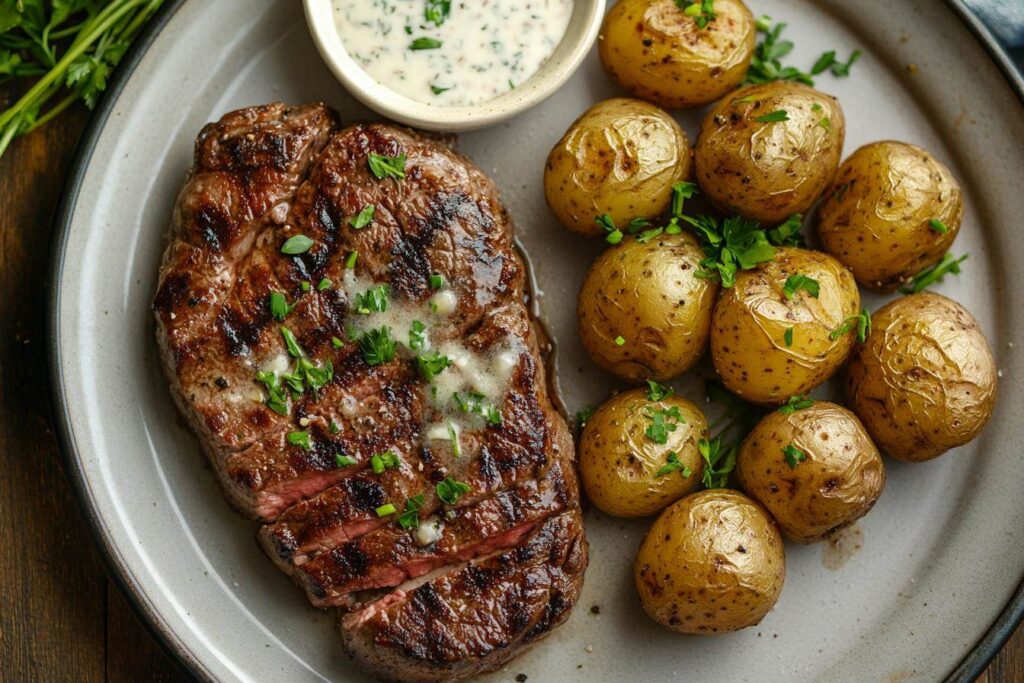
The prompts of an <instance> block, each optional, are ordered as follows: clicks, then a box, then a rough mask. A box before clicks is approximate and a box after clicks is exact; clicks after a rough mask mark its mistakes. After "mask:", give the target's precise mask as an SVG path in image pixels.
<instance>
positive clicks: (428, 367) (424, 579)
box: [153, 104, 586, 680]
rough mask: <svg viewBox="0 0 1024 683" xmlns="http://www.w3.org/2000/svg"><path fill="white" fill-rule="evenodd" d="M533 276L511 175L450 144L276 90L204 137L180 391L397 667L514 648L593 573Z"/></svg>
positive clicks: (320, 599)
mask: <svg viewBox="0 0 1024 683" xmlns="http://www.w3.org/2000/svg"><path fill="white" fill-rule="evenodd" d="M286 245H289V246H287V247H286ZM294 245H298V246H295V248H292V246H294ZM524 288H525V269H524V265H523V263H522V260H521V259H520V257H519V255H518V254H517V252H516V251H515V248H514V246H513V241H512V223H511V221H510V219H509V217H508V214H507V212H506V211H505V209H504V207H503V206H502V204H501V202H500V201H499V198H498V193H497V190H496V188H495V187H494V184H493V183H492V182H491V180H490V179H488V178H487V177H486V176H485V175H484V174H483V172H481V171H480V169H478V168H477V167H476V166H475V165H473V164H472V163H471V162H470V161H468V160H467V159H466V158H464V157H462V156H461V155H459V154H458V153H456V152H455V151H454V150H453V149H452V148H451V146H450V144H449V141H448V140H447V139H443V138H437V137H430V136H426V135H421V134H417V133H414V132H412V131H409V130H406V129H402V128H397V127H394V126H389V125H384V124H363V125H355V126H352V127H349V128H345V129H339V128H338V122H337V116H336V115H335V114H334V113H333V112H332V111H331V110H330V109H328V108H327V107H325V106H324V105H322V104H312V105H306V106H301V107H287V106H285V105H282V104H271V105H266V106H262V107H252V108H249V109H243V110H240V111H237V112H233V113H230V114H228V115H226V116H225V117H224V118H223V119H221V120H220V121H219V122H217V123H213V124H210V125H208V126H206V127H205V128H204V129H203V131H202V133H201V134H200V136H199V138H198V140H197V142H196V149H195V161H194V166H193V169H192V170H191V171H190V173H189V176H188V179H187V182H186V184H185V187H184V188H183V190H182V192H181V194H180V195H179V198H178V203H177V205H176V208H175V212H174V217H173V225H172V234H171V242H170V244H169V246H168V248H167V251H166V252H165V255H164V260H163V263H162V265H161V272H160V283H159V286H158V289H157V293H156V296H155V298H154V301H153V309H154V313H155V315H156V319H157V338H158V342H159V345H160V349H161V358H162V360H163V364H164V368H165V371H166V372H167V375H168V377H169V378H170V382H171V390H172V394H173V396H174V398H175V401H176V403H177V404H178V407H179V409H180V410H181V411H182V413H183V415H184V416H185V417H186V419H187V420H188V422H189V424H190V425H191V426H192V428H193V429H194V430H195V432H196V434H197V436H198V437H199V441H200V444H201V446H202V448H203V450H204V452H205V453H206V455H207V457H208V458H209V460H210V463H211V465H212V467H213V469H214V471H215V472H216V473H217V476H218V477H219V479H220V481H221V483H222V484H223V486H224V489H225V491H226V493H227V495H228V497H229V499H230V500H231V502H232V503H233V504H234V505H235V506H236V507H238V508H239V509H240V510H241V511H242V512H244V513H245V514H247V515H249V516H250V517H252V518H255V519H258V520H260V521H262V522H263V523H264V525H263V527H262V528H261V530H260V532H259V537H260V541H261V543H262V544H263V546H264V548H265V549H266V551H267V553H268V555H270V556H271V558H272V559H273V560H274V561H275V562H276V563H277V564H278V565H279V566H280V567H281V568H282V569H283V570H284V571H286V572H288V573H289V574H291V575H292V576H293V577H295V578H296V579H297V580H298V582H299V583H300V585H302V586H303V587H304V588H305V590H306V591H307V594H308V595H309V597H310V600H311V601H312V602H313V603H314V604H315V605H318V606H338V607H343V608H345V609H358V610H359V611H357V612H355V613H354V615H355V616H354V618H350V619H346V620H345V622H344V624H343V630H345V631H346V633H348V631H351V633H348V634H347V635H346V637H345V643H346V646H347V647H348V648H349V649H350V650H352V651H353V652H354V653H355V654H356V656H357V658H358V659H360V660H361V661H364V662H366V663H367V664H368V666H370V667H371V669H372V670H374V671H377V672H386V675H388V676H389V677H392V678H396V679H401V680H427V679H429V680H434V679H435V678H432V677H437V676H443V677H444V678H445V680H453V679H455V678H458V677H461V676H465V675H470V674H473V673H476V672H479V671H483V670H486V669H489V668H493V667H494V666H498V665H500V664H501V663H503V662H504V661H506V660H507V659H509V658H510V657H512V656H514V655H515V654H516V652H518V651H519V650H520V649H521V648H522V646H524V645H525V644H527V643H529V642H531V641H533V640H536V639H538V638H540V637H542V636H543V635H544V634H545V633H546V632H547V631H548V630H550V629H551V628H553V627H554V626H555V625H557V624H559V623H561V621H562V620H564V619H565V617H566V616H567V615H568V612H569V611H570V610H571V609H572V606H573V605H574V604H575V601H576V597H577V595H578V591H579V589H580V586H581V584H582V580H583V571H584V569H585V567H586V540H585V537H584V536H583V531H582V527H581V523H580V513H579V500H578V485H577V482H576V477H575V471H574V464H573V457H574V453H573V447H572V441H571V438H570V436H569V431H568V427H567V426H566V424H565V421H564V420H563V419H562V418H561V416H560V415H558V413H557V412H556V411H555V410H554V408H553V407H552V404H551V401H550V398H549V396H548V389H547V381H546V377H545V369H544V365H543V362H542V360H541V355H540V349H539V348H538V338H537V334H536V332H535V328H534V323H533V321H532V320H531V318H530V316H529V313H528V311H527V310H526V307H525V305H524ZM413 503H417V505H418V507H417V506H415V505H413ZM403 512H405V513H406V514H402V513H403ZM409 514H412V516H411V517H410V516H409ZM474 558H475V559H474ZM467 562H468V564H466V563H467ZM431 577H433V578H431ZM410 581H418V582H419V583H420V584H421V585H419V586H418V587H416V588H413V587H411V584H410V583H409V582H410ZM402 586H405V588H403V587H402ZM381 591H385V592H387V593H388V594H387V596H386V597H385V598H382V599H377V598H376V596H377V595H379V594H380V593H381ZM513 595H515V596H517V599H516V601H514V602H510V600H512V598H511V596H513ZM367 600H371V601H372V602H371V605H370V607H369V608H366V609H363V608H362V606H363V605H364V604H366V601H367ZM435 603H436V604H437V605H447V606H448V607H449V608H451V609H456V608H457V610H458V611H457V612H456V611H445V610H442V609H440V608H438V609H433V608H432V607H431V605H434V604H435ZM424 607H426V608H430V609H433V611H431V612H429V613H427V612H423V611H422V608H424ZM416 620H419V622H420V623H421V624H422V625H423V626H424V627H425V628H426V629H427V630H421V631H420V632H418V633H414V631H415V626H414V622H415V621H416ZM483 624H490V626H489V627H487V628H483V627H482V626H481V625H483ZM428 635H429V636H430V637H432V638H434V637H435V636H436V638H435V639H434V640H431V641H430V642H426V641H425V640H424V638H426V637H427V636H428ZM438 638H439V639H440V640H437V639H438ZM460 639H461V640H460ZM417 640H418V641H419V642H417ZM403 641H404V643H405V644H404V645H402V642H403ZM435 641H436V642H435ZM456 641H457V642H456ZM396 647H404V648H405V649H404V650H402V651H401V653H400V654H397V655H396V650H395V648H396ZM424 677H426V678H424Z"/></svg>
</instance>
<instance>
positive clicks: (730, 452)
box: [697, 382, 760, 489]
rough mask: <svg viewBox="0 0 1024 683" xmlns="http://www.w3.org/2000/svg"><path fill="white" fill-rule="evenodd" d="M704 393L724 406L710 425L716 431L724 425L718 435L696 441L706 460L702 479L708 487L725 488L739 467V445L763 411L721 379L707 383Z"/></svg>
mask: <svg viewBox="0 0 1024 683" xmlns="http://www.w3.org/2000/svg"><path fill="white" fill-rule="evenodd" d="M705 392H706V394H707V397H708V400H709V401H713V402H715V403H718V404H719V405H721V406H722V407H723V408H725V412H724V413H723V414H722V415H721V417H719V418H718V419H717V420H715V421H714V422H713V423H712V424H711V426H710V428H711V429H712V430H714V429H715V428H716V427H718V426H719V425H722V426H721V428H720V429H718V432H717V433H716V434H715V436H714V437H712V438H710V439H700V440H699V441H698V442H697V450H698V451H699V452H700V455H701V458H703V460H704V473H703V474H702V475H701V481H702V483H703V484H704V487H705V488H709V489H716V488H723V487H725V486H727V485H728V483H729V475H730V474H732V471H733V469H734V468H735V467H736V455H737V454H738V453H739V448H740V444H741V443H742V441H743V439H744V437H746V435H747V434H748V433H750V430H752V429H753V428H754V425H756V424H757V421H758V419H759V417H760V413H759V411H758V410H757V409H756V408H755V407H754V406H753V405H751V404H750V403H747V402H746V401H744V400H743V399H741V398H740V397H739V396H737V395H735V394H733V393H732V392H730V391H729V390H728V389H726V388H725V387H724V386H722V385H721V384H720V383H719V382H708V383H707V385H706V387H705ZM723 422H724V425H723V424H722V423H723Z"/></svg>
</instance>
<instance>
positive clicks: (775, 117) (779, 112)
mask: <svg viewBox="0 0 1024 683" xmlns="http://www.w3.org/2000/svg"><path fill="white" fill-rule="evenodd" d="M754 120H755V121H759V122H761V123H778V122H779V121H789V112H787V111H786V110H785V109H776V110H775V111H773V112H769V113H767V114H764V115H762V116H758V117H757V118H756V119H754Z"/></svg>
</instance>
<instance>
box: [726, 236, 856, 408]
mask: <svg viewBox="0 0 1024 683" xmlns="http://www.w3.org/2000/svg"><path fill="white" fill-rule="evenodd" d="M808 279H809V280H811V281H812V282H813V284H812V283H811V282H807V280H808ZM801 283H802V285H803V286H800V284H801ZM794 287H795V288H794ZM811 290H813V291H811ZM815 293H816V294H817V296H814V294H815ZM859 311H860V293H859V292H858V291H857V285H856V283H855V282H854V280H853V276H852V275H850V271H848V270H847V269H846V268H845V267H843V265H842V264H841V263H839V262H838V261H836V260H835V259H834V258H832V257H831V256H829V255H828V254H823V253H821V252H818V251H810V250H807V249H796V248H790V247H785V248H780V249H778V250H777V251H776V253H775V259H774V260H773V261H769V262H767V263H762V264H761V265H759V266H757V267H756V268H754V269H752V270H742V271H740V272H739V273H737V275H736V284H735V286H733V287H730V288H727V289H722V293H721V295H720V296H719V297H718V302H717V303H716V304H715V311H714V315H713V316H712V320H711V357H712V359H713V360H714V363H715V369H716V370H718V374H719V375H721V377H722V382H723V383H724V384H725V386H726V387H728V388H729V389H730V390H731V391H732V392H734V393H736V394H738V395H739V396H740V397H742V398H744V399H746V400H748V401H753V402H754V403H762V404H778V403H782V402H783V401H785V400H786V399H788V398H789V397H790V396H794V395H796V394H806V393H808V392H809V391H810V390H811V389H813V388H814V387H816V386H818V385H819V384H821V383H822V382H824V381H825V380H827V379H828V378H829V377H831V376H832V375H833V374H834V373H835V372H836V370H838V369H839V366H840V365H842V364H843V361H845V360H846V357H847V356H848V355H849V354H850V350H851V349H852V348H853V344H854V340H855V338H856V335H855V334H852V333H847V334H838V333H837V330H839V328H840V327H842V326H843V323H844V321H847V320H848V319H849V318H851V317H852V316H855V315H857V313H858V312H859ZM833 333H836V334H833ZM833 337H834V338H833Z"/></svg>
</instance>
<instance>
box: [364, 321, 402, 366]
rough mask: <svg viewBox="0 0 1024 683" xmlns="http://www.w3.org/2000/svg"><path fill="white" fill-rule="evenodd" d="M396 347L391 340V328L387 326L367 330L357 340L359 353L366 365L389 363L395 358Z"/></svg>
mask: <svg viewBox="0 0 1024 683" xmlns="http://www.w3.org/2000/svg"><path fill="white" fill-rule="evenodd" d="M396 346H397V344H396V342H395V340H394V339H392V338H391V328H390V327H388V326H387V325H384V326H382V327H380V328H378V329H370V330H367V331H366V332H363V335H362V336H361V337H360V338H359V351H360V353H362V354H363V360H364V361H366V364H367V365H384V364H385V363H390V362H391V361H392V360H393V359H394V357H395V347H396Z"/></svg>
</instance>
